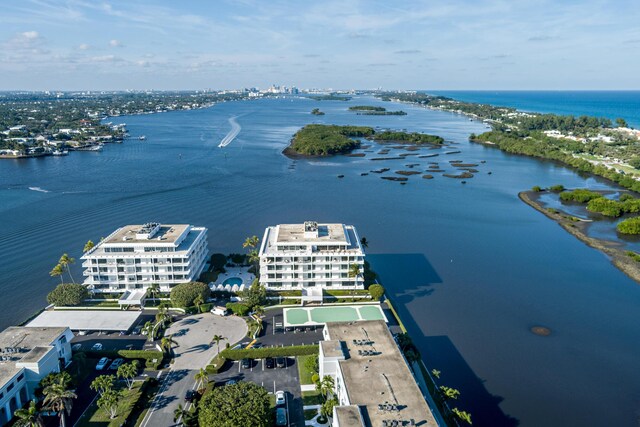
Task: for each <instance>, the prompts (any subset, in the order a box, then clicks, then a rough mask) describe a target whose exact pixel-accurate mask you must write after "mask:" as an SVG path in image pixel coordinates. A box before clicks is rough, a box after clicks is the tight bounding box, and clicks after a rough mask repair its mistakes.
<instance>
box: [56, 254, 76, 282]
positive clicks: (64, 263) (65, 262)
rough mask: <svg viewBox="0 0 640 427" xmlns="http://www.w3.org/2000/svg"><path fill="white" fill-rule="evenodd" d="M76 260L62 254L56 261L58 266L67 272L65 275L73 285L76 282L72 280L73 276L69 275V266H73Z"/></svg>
mask: <svg viewBox="0 0 640 427" xmlns="http://www.w3.org/2000/svg"><path fill="white" fill-rule="evenodd" d="M75 262H76V259H75V258H71V257H70V256H69V255H67V254H62V256H61V257H60V260H59V261H58V263H59V264H60V266H61V267H62V268H63V269H64V270H67V273H69V277H70V278H71V281H72V282H73V283H76V281H75V280H74V279H73V276H72V275H71V268H70V267H69V266H70V265H71V264H75Z"/></svg>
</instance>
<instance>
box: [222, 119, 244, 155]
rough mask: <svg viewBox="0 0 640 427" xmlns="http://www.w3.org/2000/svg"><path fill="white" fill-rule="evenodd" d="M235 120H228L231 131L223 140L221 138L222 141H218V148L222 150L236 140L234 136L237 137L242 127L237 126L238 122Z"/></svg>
mask: <svg viewBox="0 0 640 427" xmlns="http://www.w3.org/2000/svg"><path fill="white" fill-rule="evenodd" d="M236 118H237V117H231V118H230V119H229V124H230V125H231V130H230V131H229V133H228V134H227V135H226V136H225V137H224V138H222V141H220V144H218V147H220V148H222V147H226V146H227V145H229V144H231V143H232V142H233V140H234V139H236V136H238V134H239V133H240V130H241V129H242V127H241V126H240V125H239V124H238V122H236Z"/></svg>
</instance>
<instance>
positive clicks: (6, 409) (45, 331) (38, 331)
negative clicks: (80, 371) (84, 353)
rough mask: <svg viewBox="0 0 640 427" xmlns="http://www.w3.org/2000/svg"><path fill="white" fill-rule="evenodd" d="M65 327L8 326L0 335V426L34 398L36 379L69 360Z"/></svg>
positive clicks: (53, 370)
mask: <svg viewBox="0 0 640 427" xmlns="http://www.w3.org/2000/svg"><path fill="white" fill-rule="evenodd" d="M72 339H73V332H71V329H69V328H66V327H65V328H41V327H29V326H11V327H10V328H7V329H5V330H4V331H2V332H0V425H5V424H6V423H7V422H8V421H9V420H10V419H11V418H13V413H14V412H15V410H16V409H19V408H22V407H23V406H24V405H26V404H27V403H28V402H29V401H30V400H32V399H34V398H35V394H34V392H35V390H36V388H38V384H39V383H40V380H41V379H43V378H44V377H46V376H47V375H48V374H50V373H51V372H60V371H61V370H62V368H64V367H65V366H66V365H67V364H68V363H69V362H70V361H71V346H70V345H69V343H70V342H71V340H72Z"/></svg>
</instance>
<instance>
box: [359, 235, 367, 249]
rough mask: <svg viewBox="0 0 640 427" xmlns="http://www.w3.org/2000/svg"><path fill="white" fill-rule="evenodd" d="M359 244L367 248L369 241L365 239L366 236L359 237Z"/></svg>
mask: <svg viewBox="0 0 640 427" xmlns="http://www.w3.org/2000/svg"><path fill="white" fill-rule="evenodd" d="M360 244H361V245H362V247H363V248H368V247H369V241H368V240H367V238H366V237H362V238H361V239H360Z"/></svg>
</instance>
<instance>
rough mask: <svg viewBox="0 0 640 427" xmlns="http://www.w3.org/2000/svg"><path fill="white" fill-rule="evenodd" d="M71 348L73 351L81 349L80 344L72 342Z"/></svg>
mask: <svg viewBox="0 0 640 427" xmlns="http://www.w3.org/2000/svg"><path fill="white" fill-rule="evenodd" d="M71 350H73V351H80V350H82V344H80V343H78V344H74V345H72V346H71Z"/></svg>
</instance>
